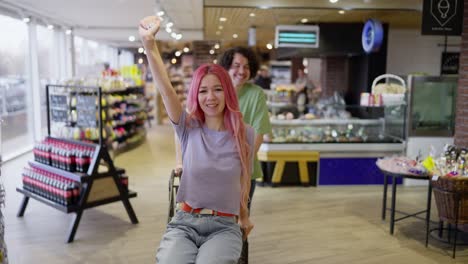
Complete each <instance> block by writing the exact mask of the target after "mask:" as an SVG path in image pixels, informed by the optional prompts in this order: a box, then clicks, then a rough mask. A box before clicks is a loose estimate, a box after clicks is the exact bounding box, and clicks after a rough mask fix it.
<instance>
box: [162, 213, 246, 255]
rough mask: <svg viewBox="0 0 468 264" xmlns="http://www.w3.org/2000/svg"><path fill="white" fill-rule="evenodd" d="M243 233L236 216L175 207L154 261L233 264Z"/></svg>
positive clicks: (239, 251)
mask: <svg viewBox="0 0 468 264" xmlns="http://www.w3.org/2000/svg"><path fill="white" fill-rule="evenodd" d="M241 250H242V233H241V230H240V227H239V225H238V224H237V220H236V218H235V217H224V216H211V215H198V214H190V213H187V212H184V211H178V212H177V213H176V215H175V216H174V217H173V218H172V220H171V222H170V223H169V224H168V225H167V230H166V233H165V234H164V236H163V238H162V240H161V244H160V246H159V249H158V252H157V253H156V262H157V263H160V264H165V263H169V264H188V263H200V264H215V263H216V264H236V263H237V261H238V260H239V257H240V254H241Z"/></svg>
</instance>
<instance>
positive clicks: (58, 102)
mask: <svg viewBox="0 0 468 264" xmlns="http://www.w3.org/2000/svg"><path fill="white" fill-rule="evenodd" d="M49 101H50V117H51V119H52V121H55V122H67V121H68V111H69V107H68V96H67V95H64V94H51V95H49Z"/></svg>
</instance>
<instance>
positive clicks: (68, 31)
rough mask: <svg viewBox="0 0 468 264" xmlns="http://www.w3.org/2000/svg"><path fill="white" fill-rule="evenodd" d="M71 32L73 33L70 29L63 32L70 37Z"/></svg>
mask: <svg viewBox="0 0 468 264" xmlns="http://www.w3.org/2000/svg"><path fill="white" fill-rule="evenodd" d="M72 32H73V31H72V30H71V29H67V30H65V34H67V35H71V33H72Z"/></svg>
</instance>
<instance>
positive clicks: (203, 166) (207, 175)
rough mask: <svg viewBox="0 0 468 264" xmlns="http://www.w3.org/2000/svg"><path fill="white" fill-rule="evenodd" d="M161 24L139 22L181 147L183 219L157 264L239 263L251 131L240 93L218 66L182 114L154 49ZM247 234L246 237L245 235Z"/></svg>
mask: <svg viewBox="0 0 468 264" xmlns="http://www.w3.org/2000/svg"><path fill="white" fill-rule="evenodd" d="M159 28H160V20H159V19H158V18H157V17H154V16H150V17H145V18H144V19H142V20H141V21H140V26H139V34H140V37H141V40H142V42H143V46H144V48H145V49H146V54H147V58H148V63H149V65H150V68H151V72H152V74H153V78H154V82H155V86H156V87H158V89H159V92H160V94H161V96H162V99H163V102H164V106H165V108H166V111H167V113H168V116H169V118H170V119H171V121H172V125H173V127H174V130H175V132H176V134H177V136H178V137H179V140H180V142H181V147H182V160H183V171H184V177H182V178H181V183H180V187H179V191H178V192H177V202H178V203H179V206H178V209H179V210H178V211H177V213H176V215H175V216H174V217H173V218H172V220H171V221H170V223H169V224H168V226H167V230H166V233H165V234H164V236H163V238H162V240H161V244H160V247H159V249H158V252H157V255H156V260H157V262H158V263H226V264H227V263H237V260H238V259H239V256H240V254H241V249H242V238H243V237H242V231H243V233H244V238H246V237H247V235H248V234H249V233H250V231H251V230H252V228H253V224H252V222H251V221H250V219H249V213H248V209H247V202H248V196H249V191H250V174H251V171H252V165H253V147H254V138H255V132H254V130H253V129H252V128H251V127H249V126H247V125H245V124H244V122H243V121H242V114H241V112H240V110H239V103H238V101H237V96H236V92H235V90H234V87H233V84H232V82H231V79H230V77H229V75H228V73H227V72H226V70H224V69H223V68H222V67H221V66H218V65H209V64H205V65H202V66H200V67H199V68H198V69H197V70H196V71H195V72H194V74H193V80H192V83H191V86H190V90H189V93H188V99H187V111H185V110H184V109H183V108H182V106H181V104H180V102H179V99H178V98H177V95H176V92H175V90H174V89H173V87H172V85H171V82H170V81H169V78H168V76H167V73H166V71H165V68H164V64H163V61H162V59H161V55H160V53H159V50H158V48H157V45H156V42H155V34H156V33H157V32H158V30H159ZM241 229H242V231H241Z"/></svg>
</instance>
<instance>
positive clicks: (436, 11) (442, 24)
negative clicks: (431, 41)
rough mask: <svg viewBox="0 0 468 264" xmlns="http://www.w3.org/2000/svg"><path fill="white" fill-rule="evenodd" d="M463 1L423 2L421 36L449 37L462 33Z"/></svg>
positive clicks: (434, 0)
mask: <svg viewBox="0 0 468 264" xmlns="http://www.w3.org/2000/svg"><path fill="white" fill-rule="evenodd" d="M462 24H463V0H424V3H423V17H422V29H421V33H422V34H423V35H451V36H459V35H461V33H462Z"/></svg>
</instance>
